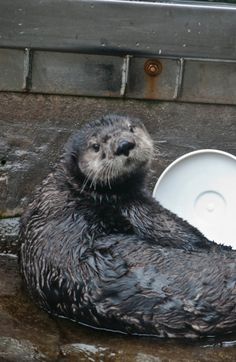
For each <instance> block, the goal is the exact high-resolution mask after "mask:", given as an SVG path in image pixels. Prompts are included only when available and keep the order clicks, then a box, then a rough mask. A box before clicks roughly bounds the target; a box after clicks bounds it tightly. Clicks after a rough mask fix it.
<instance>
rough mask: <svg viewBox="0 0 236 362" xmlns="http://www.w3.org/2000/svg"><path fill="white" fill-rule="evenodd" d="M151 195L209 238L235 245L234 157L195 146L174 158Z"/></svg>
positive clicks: (235, 181)
mask: <svg viewBox="0 0 236 362" xmlns="http://www.w3.org/2000/svg"><path fill="white" fill-rule="evenodd" d="M153 196H154V198H155V199H156V200H157V201H159V202H160V204H161V205H162V206H164V207H165V208H167V209H169V210H170V211H172V212H174V213H175V214H177V215H178V216H179V217H181V218H182V219H184V220H187V221H188V222H189V223H190V224H192V225H193V226H195V227H197V228H198V229H199V230H200V231H201V232H202V233H203V234H204V235H205V236H206V237H207V238H208V239H209V240H214V241H215V242H217V243H221V244H225V245H231V246H232V247H233V248H234V249H236V157H235V156H234V155H232V154H230V153H226V152H223V151H220V150H212V149H205V150H198V151H194V152H190V153H187V154H185V155H184V156H182V157H180V158H178V159H177V160H175V161H174V162H173V163H172V164H171V165H170V166H168V167H167V168H166V170H165V171H164V172H163V173H162V175H161V176H160V178H159V180H158V181H157V183H156V185H155V188H154V191H153Z"/></svg>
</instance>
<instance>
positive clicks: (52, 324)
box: [0, 253, 236, 362]
mask: <svg viewBox="0 0 236 362" xmlns="http://www.w3.org/2000/svg"><path fill="white" fill-rule="evenodd" d="M0 361H12V362H21V361H22V362H28V361H55V362H67V361H68V362H69V361H70V362H74V361H96V362H97V361H98V362H103V361H104V362H106V361H109V362H110V361H111V362H121V361H124V362H126V361H127V362H131V361H135V362H143V361H144V362H169V361H175V362H205V361H207V362H208V361H214V362H220V361H224V362H227V361H230V362H233V361H236V336H230V337H228V338H224V339H219V338H218V339H213V338H208V339H203V340H201V341H197V342H196V341H195V342H189V341H180V340H179V341H174V340H158V339H156V338H147V337H145V338H144V337H132V336H125V335H119V334H114V333H111V332H104V331H98V330H93V329H90V328H88V327H84V326H81V325H76V324H74V323H72V322H70V321H68V320H65V319H60V318H55V317H51V316H49V315H48V314H47V313H45V312H44V311H41V310H40V309H39V308H38V307H37V306H36V305H35V304H34V303H33V302H32V301H31V300H30V298H29V297H28V295H27V292H26V291H25V289H24V287H23V286H22V282H21V278H20V274H19V271H18V263H17V258H16V256H14V255H13V254H4V253H0Z"/></svg>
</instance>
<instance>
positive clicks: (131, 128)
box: [129, 124, 134, 133]
mask: <svg viewBox="0 0 236 362" xmlns="http://www.w3.org/2000/svg"><path fill="white" fill-rule="evenodd" d="M129 130H130V132H132V133H134V126H132V125H131V124H129Z"/></svg>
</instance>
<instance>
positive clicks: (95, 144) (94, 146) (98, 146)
mask: <svg viewBox="0 0 236 362" xmlns="http://www.w3.org/2000/svg"><path fill="white" fill-rule="evenodd" d="M92 147H93V149H94V151H95V152H98V151H99V150H100V145H99V144H98V143H94V144H93V145H92Z"/></svg>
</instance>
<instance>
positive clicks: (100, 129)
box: [20, 115, 236, 338]
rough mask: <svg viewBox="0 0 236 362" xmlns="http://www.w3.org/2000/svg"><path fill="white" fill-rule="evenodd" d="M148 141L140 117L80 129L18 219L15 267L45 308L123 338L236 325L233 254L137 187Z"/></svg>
mask: <svg viewBox="0 0 236 362" xmlns="http://www.w3.org/2000/svg"><path fill="white" fill-rule="evenodd" d="M153 153H154V147H153V141H152V139H151V138H150V136H149V134H148V132H147V131H146V129H145V127H144V125H143V124H142V122H140V121H139V120H136V119H135V120H133V119H130V118H128V117H118V116H115V115H113V116H106V117H103V118H101V119H99V120H96V121H94V122H91V123H87V124H85V126H83V127H82V128H81V129H80V130H79V132H78V133H77V134H75V135H74V136H73V137H72V138H71V139H70V140H69V141H68V143H67V145H66V146H65V150H64V153H63V155H62V157H61V159H60V161H59V163H58V164H57V165H56V166H55V170H54V171H53V172H52V173H51V174H49V176H48V177H47V178H46V179H45V180H44V181H43V183H42V185H41V187H39V188H38V190H37V192H36V194H35V196H34V201H33V202H32V203H31V204H30V205H29V206H28V208H27V210H26V211H25V213H24V214H23V216H22V219H21V231H20V241H21V247H20V267H21V272H22V275H23V278H24V280H25V283H26V285H27V288H28V290H29V293H30V294H31V296H32V297H33V298H34V299H35V301H36V302H37V303H38V304H39V305H40V306H41V307H42V308H43V309H45V310H46V311H48V312H49V313H51V314H53V315H57V316H63V317H66V318H69V319H71V320H73V321H76V322H79V323H82V324H86V325H89V326H92V327H94V328H100V329H108V330H112V331H117V332H118V331H119V332H123V333H129V334H139V335H154V336H158V337H185V338H186V337H189V338H196V337H199V336H206V335H216V334H220V333H229V332H232V331H233V330H235V328H236V252H234V251H232V250H231V249H230V248H227V247H224V246H221V245H217V244H215V243H214V242H211V241H209V240H207V239H206V238H205V237H204V236H203V235H202V234H201V233H200V232H199V231H198V230H197V229H195V228H194V227H192V226H190V225H189V224H188V223H187V222H185V221H183V220H182V219H180V218H179V217H177V216H176V215H174V214H173V213H171V212H170V211H168V210H166V209H164V208H163V207H161V206H160V205H159V204H158V202H157V201H155V200H154V199H153V198H152V197H151V196H150V195H149V194H148V192H147V191H146V190H145V176H146V174H147V172H148V169H149V167H150V162H151V159H152V157H153Z"/></svg>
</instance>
